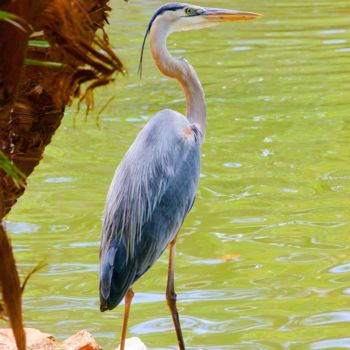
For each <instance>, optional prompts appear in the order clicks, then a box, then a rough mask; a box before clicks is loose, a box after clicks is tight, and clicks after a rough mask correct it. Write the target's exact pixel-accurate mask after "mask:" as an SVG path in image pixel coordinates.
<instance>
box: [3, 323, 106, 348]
mask: <svg viewBox="0 0 350 350" xmlns="http://www.w3.org/2000/svg"><path fill="white" fill-rule="evenodd" d="M25 333H26V340H27V349H28V350H102V348H101V347H100V346H98V345H97V343H96V341H95V339H94V338H93V337H92V335H91V334H90V333H88V332H87V331H80V332H78V333H76V334H74V335H73V336H71V337H70V338H68V339H66V340H65V341H64V342H60V341H56V340H55V338H54V337H53V336H52V335H50V334H47V333H42V332H40V331H39V330H37V329H34V328H25ZM16 349H17V348H16V342H15V339H14V336H13V333H12V329H8V328H7V329H0V350H16Z"/></svg>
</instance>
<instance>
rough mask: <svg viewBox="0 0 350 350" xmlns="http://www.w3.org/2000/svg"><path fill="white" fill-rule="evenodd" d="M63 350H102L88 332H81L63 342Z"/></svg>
mask: <svg viewBox="0 0 350 350" xmlns="http://www.w3.org/2000/svg"><path fill="white" fill-rule="evenodd" d="M62 345H63V349H67V350H102V348H101V347H100V346H98V345H97V343H96V341H95V339H94V338H93V336H92V335H91V334H90V333H89V332H87V331H80V332H78V333H76V334H74V335H72V336H71V337H70V338H68V339H66V340H65V341H64V342H63V344H62Z"/></svg>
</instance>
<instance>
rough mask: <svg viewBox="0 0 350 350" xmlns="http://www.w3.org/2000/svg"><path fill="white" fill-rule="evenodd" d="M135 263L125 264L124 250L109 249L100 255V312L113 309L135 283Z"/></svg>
mask: <svg viewBox="0 0 350 350" xmlns="http://www.w3.org/2000/svg"><path fill="white" fill-rule="evenodd" d="M136 271H137V264H136V261H130V260H129V261H128V263H126V258H125V249H121V248H120V247H118V248H115V247H110V248H109V249H108V251H107V252H106V253H105V254H101V265H100V310H101V311H106V310H112V309H114V308H115V307H116V306H117V305H118V304H119V303H120V302H121V301H122V299H123V298H124V296H125V294H126V292H127V291H128V289H129V288H130V287H131V286H132V284H133V283H134V281H135V276H136Z"/></svg>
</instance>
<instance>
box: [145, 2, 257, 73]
mask: <svg viewBox="0 0 350 350" xmlns="http://www.w3.org/2000/svg"><path fill="white" fill-rule="evenodd" d="M259 17H261V15H260V14H259V13H255V12H247V11H237V10H225V9H219V8H207V7H200V6H195V5H190V4H185V3H180V2H172V3H169V4H166V5H163V6H162V7H160V8H159V9H158V10H157V11H156V12H155V14H154V15H153V17H152V19H151V21H150V22H149V24H148V28H147V31H146V34H145V37H144V40H143V44H142V51H141V60H140V68H141V64H142V55H143V50H144V47H145V42H146V39H147V36H148V34H149V33H150V31H151V29H152V28H153V27H158V26H159V25H163V26H166V27H165V28H166V30H167V34H169V33H173V32H181V31H185V30H195V29H202V28H207V27H211V26H213V25H216V24H218V23H221V22H233V21H248V20H254V19H258V18H259ZM162 29H163V30H164V27H163V28H162ZM140 68H139V70H140ZM140 73H141V70H140Z"/></svg>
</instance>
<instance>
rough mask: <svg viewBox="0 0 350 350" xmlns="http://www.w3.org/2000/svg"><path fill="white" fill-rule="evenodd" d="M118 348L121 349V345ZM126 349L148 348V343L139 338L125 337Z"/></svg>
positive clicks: (138, 349)
mask: <svg viewBox="0 0 350 350" xmlns="http://www.w3.org/2000/svg"><path fill="white" fill-rule="evenodd" d="M116 350H120V345H119V346H118V348H117V349H116ZM125 350H147V348H146V345H145V344H144V343H142V341H141V340H140V339H139V338H136V337H133V338H129V339H125Z"/></svg>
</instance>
